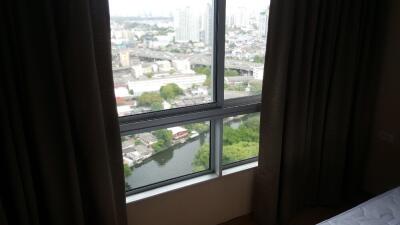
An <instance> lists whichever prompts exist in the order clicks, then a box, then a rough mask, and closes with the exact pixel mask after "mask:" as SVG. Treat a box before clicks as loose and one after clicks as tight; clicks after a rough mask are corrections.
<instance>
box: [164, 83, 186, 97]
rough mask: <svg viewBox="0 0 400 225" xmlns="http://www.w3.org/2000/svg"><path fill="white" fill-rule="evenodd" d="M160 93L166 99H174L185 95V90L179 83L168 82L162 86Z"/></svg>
mask: <svg viewBox="0 0 400 225" xmlns="http://www.w3.org/2000/svg"><path fill="white" fill-rule="evenodd" d="M160 95H161V97H162V98H163V99H165V100H172V99H175V98H176V97H177V96H179V95H183V90H182V89H181V88H180V87H179V86H178V85H177V84H167V85H165V86H162V87H161V88H160Z"/></svg>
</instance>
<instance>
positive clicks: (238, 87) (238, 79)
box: [224, 0, 270, 99]
mask: <svg viewBox="0 0 400 225" xmlns="http://www.w3.org/2000/svg"><path fill="white" fill-rule="evenodd" d="M269 1H270V0H252V1H244V0H229V1H227V2H226V32H225V78H224V80H225V82H224V83H225V99H230V98H239V97H245V96H249V95H258V94H261V90H262V80H263V76H264V58H265V49H266V42H267V38H266V36H267V31H268V15H269Z"/></svg>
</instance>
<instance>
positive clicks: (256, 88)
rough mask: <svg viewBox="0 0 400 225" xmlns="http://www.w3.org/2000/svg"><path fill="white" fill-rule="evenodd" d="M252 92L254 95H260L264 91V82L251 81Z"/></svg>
mask: <svg viewBox="0 0 400 225" xmlns="http://www.w3.org/2000/svg"><path fill="white" fill-rule="evenodd" d="M250 92H251V93H252V94H254V95H259V94H261V92H262V82H261V81H253V82H251V83H250Z"/></svg>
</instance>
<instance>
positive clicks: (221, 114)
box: [118, 0, 261, 196]
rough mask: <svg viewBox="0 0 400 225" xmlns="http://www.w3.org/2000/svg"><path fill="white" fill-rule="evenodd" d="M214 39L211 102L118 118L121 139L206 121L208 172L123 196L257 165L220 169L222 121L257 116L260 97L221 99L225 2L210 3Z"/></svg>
mask: <svg viewBox="0 0 400 225" xmlns="http://www.w3.org/2000/svg"><path fill="white" fill-rule="evenodd" d="M213 10H214V21H213V22H214V37H213V56H212V62H213V63H212V65H211V71H212V78H213V82H212V85H213V98H212V99H213V102H211V103H205V104H201V105H193V106H186V107H181V108H173V109H167V110H161V111H152V112H146V113H141V114H134V115H128V116H122V117H119V118H118V119H119V126H120V135H121V136H125V135H132V134H138V133H143V132H148V131H154V130H158V129H162V128H168V127H173V126H180V125H184V124H189V123H196V122H205V121H209V124H210V164H209V165H210V167H209V169H208V170H205V171H201V172H196V173H191V174H188V175H184V176H179V177H175V178H171V179H168V180H164V181H160V182H157V183H153V184H149V185H146V186H143V187H139V188H135V189H132V190H128V191H126V196H130V195H134V194H138V193H142V192H145V191H149V190H152V189H156V188H160V187H163V186H166V185H170V184H174V183H177V182H180V181H185V180H189V179H193V178H196V177H199V176H202V175H210V174H214V175H216V176H217V177H219V176H222V175H223V170H226V169H230V168H233V167H237V166H240V165H243V164H248V163H252V162H256V161H257V160H258V157H254V158H250V159H245V160H241V161H238V162H234V163H231V164H227V165H224V166H223V165H222V151H223V146H222V145H223V143H222V140H223V137H222V135H223V119H224V118H226V117H230V116H237V115H242V114H250V113H256V112H260V110H261V95H252V96H246V97H240V98H233V99H224V71H225V18H226V17H225V15H226V0H213Z"/></svg>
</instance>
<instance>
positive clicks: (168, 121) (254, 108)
mask: <svg viewBox="0 0 400 225" xmlns="http://www.w3.org/2000/svg"><path fill="white" fill-rule="evenodd" d="M245 102H246V103H244V102H243V104H240V105H234V106H226V107H223V108H219V107H217V108H213V109H209V110H204V111H193V112H190V113H183V114H179V115H172V116H165V117H162V118H154V119H149V120H142V121H134V122H127V123H121V124H120V132H121V135H122V136H125V135H131V134H135V133H142V132H147V131H153V130H156V129H161V128H166V127H172V126H180V125H184V124H188V123H196V122H204V121H210V120H213V119H218V118H224V117H229V116H235V115H240V114H247V113H253V112H258V111H260V109H261V102H249V101H245ZM167 115H168V114H167Z"/></svg>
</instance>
